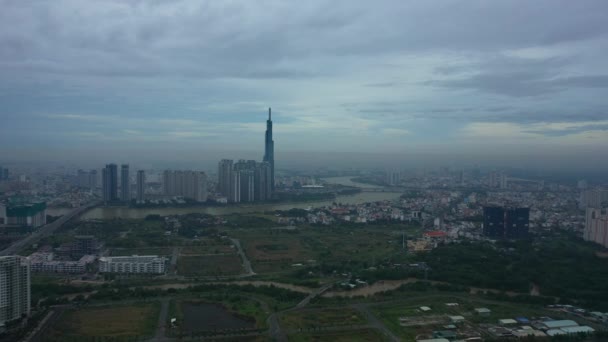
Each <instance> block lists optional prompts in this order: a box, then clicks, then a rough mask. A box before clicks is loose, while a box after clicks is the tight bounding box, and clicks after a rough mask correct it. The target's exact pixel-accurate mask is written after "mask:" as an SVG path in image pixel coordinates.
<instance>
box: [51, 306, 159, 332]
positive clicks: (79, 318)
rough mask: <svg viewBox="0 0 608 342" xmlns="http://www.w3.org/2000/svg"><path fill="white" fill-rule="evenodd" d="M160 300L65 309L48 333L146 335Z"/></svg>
mask: <svg viewBox="0 0 608 342" xmlns="http://www.w3.org/2000/svg"><path fill="white" fill-rule="evenodd" d="M159 311H160V304H159V303H158V302H155V303H140V304H134V305H125V306H102V307H92V308H85V309H79V310H71V311H67V312H65V313H64V314H63V315H62V316H61V319H60V320H59V322H58V323H57V324H56V325H55V326H53V327H52V328H51V329H50V331H49V333H48V335H47V337H48V339H49V340H51V341H65V340H68V341H71V340H74V341H78V340H90V339H94V338H97V337H113V338H116V339H119V338H123V339H129V338H135V337H147V336H151V335H153V334H154V332H155V329H156V324H157V322H158V315H159Z"/></svg>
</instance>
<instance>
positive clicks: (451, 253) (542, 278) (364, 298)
mask: <svg viewBox="0 0 608 342" xmlns="http://www.w3.org/2000/svg"><path fill="white" fill-rule="evenodd" d="M0 170H1V172H0V175H1V180H0V194H1V195H0V196H1V199H2V202H1V203H2V205H1V206H0V227H1V234H0V245H1V246H0V248H1V251H0V255H1V256H0V332H1V334H0V340H1V341H16V340H23V341H178V340H180V341H181V340H183V341H194V340H206V339H210V340H238V341H247V340H251V341H266V340H275V341H379V340H387V341H426V342H429V341H434V342H445V341H498V340H522V341H548V340H551V341H553V340H555V341H606V340H608V332H607V330H608V291H607V289H608V287H607V285H606V284H608V250H607V247H608V218H607V216H606V211H605V207H606V204H607V203H608V190H606V189H605V188H603V187H602V186H601V185H602V184H593V183H588V182H587V181H585V180H579V181H563V180H543V179H539V178H538V177H534V176H525V174H524V173H522V172H521V171H513V170H483V169H480V168H477V167H471V168H468V169H464V170H463V169H458V170H454V169H448V168H440V169H438V170H424V171H420V170H342V171H338V170H330V169H323V170H317V171H315V172H310V173H309V174H305V173H302V172H299V171H290V170H283V169H278V170H277V172H276V174H275V160H274V141H273V139H272V121H271V114H270V111H269V117H268V121H267V130H266V137H265V152H264V157H263V160H262V161H261V162H257V161H255V160H240V161H237V162H233V161H232V160H230V159H223V160H221V161H219V163H218V168H217V173H215V172H209V173H207V172H203V171H200V170H144V169H141V170H137V172H136V173H135V177H131V173H130V169H129V165H127V164H123V165H122V166H121V167H120V176H119V172H118V170H119V168H118V165H117V164H112V163H110V164H107V165H106V166H105V167H103V168H102V169H101V171H100V172H98V170H91V171H83V170H79V169H70V168H60V169H58V170H53V171H48V170H46V171H40V170H38V169H26V168H21V169H20V168H11V169H9V168H7V167H1V168H0Z"/></svg>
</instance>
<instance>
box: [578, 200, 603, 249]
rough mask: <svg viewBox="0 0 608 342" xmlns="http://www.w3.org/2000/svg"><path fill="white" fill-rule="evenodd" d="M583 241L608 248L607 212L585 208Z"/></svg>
mask: <svg viewBox="0 0 608 342" xmlns="http://www.w3.org/2000/svg"><path fill="white" fill-rule="evenodd" d="M585 216H586V217H585V231H584V232H583V239H585V241H592V242H595V243H598V244H600V245H602V246H604V247H606V248H608V210H607V209H596V208H587V212H586V215H585Z"/></svg>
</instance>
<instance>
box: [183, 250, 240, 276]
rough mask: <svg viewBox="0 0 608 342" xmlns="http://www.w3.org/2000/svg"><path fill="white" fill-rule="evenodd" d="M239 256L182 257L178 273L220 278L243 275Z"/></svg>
mask: <svg viewBox="0 0 608 342" xmlns="http://www.w3.org/2000/svg"><path fill="white" fill-rule="evenodd" d="M243 271H244V270H243V266H242V265H241V258H239V256H238V255H236V254H233V255H207V256H180V257H179V259H177V273H178V274H179V275H184V276H191V277H193V276H220V275H235V274H240V273H242V272H243Z"/></svg>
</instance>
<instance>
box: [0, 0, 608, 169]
mask: <svg viewBox="0 0 608 342" xmlns="http://www.w3.org/2000/svg"><path fill="white" fill-rule="evenodd" d="M0 9H1V10H0V104H1V105H0V116H1V117H2V124H1V125H0V146H1V147H0V151H2V153H4V154H5V156H6V157H7V158H8V157H10V156H11V154H13V155H14V154H15V153H16V152H19V153H21V152H24V151H26V150H27V151H31V150H44V151H53V152H50V153H68V154H69V153H82V152H83V151H86V152H84V153H89V152H90V151H97V150H99V149H100V147H101V146H103V148H105V149H106V150H107V151H116V153H120V151H126V150H130V151H139V152H138V153H142V154H145V153H149V154H152V155H153V154H154V153H155V151H164V150H167V151H168V150H174V151H178V150H191V151H199V152H200V153H201V154H205V153H212V152H213V153H216V152H218V151H259V154H260V156H252V157H261V153H262V150H263V132H264V129H265V122H264V121H265V119H266V115H267V107H269V106H271V107H272V108H273V119H274V122H275V141H276V149H277V155H278V156H280V155H281V154H283V155H286V154H289V153H294V152H296V151H309V152H322V151H332V152H364V153H387V154H399V153H407V152H408V151H409V152H411V151H413V150H415V151H435V152H436V151H442V152H443V153H446V154H450V153H456V152H462V151H478V152H479V151H482V152H483V151H485V152H487V153H490V152H492V151H494V152H495V151H504V153H511V154H517V153H528V154H534V153H536V154H538V155H547V154H553V155H556V156H561V155H563V156H568V155H579V154H580V152H581V151H603V155H604V156H605V155H606V154H605V153H606V148H608V110H607V109H608V98H607V97H608V24H607V23H608V3H607V2H606V1H604V0H598V1H570V0H566V1H557V0H547V1H540V0H539V1H528V0H525V1H450V0H442V1H426V0H425V1H403V0H396V1H355V0H348V1H335V0H332V1H320V0H307V1H248V0H247V1H194V0H193V1H176V0H170V1H169V0H167V1H162V0H157V1H152V0H146V1H81V0H75V1H59V0H58V1H23V0H6V1H0ZM60 151H63V152H60ZM66 151H67V152H66ZM24 153H25V152H24ZM165 157H167V156H165ZM159 158H160V156H159Z"/></svg>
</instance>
